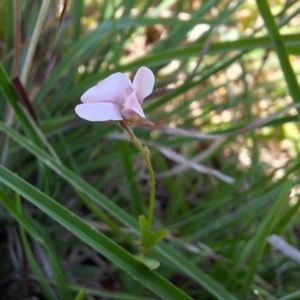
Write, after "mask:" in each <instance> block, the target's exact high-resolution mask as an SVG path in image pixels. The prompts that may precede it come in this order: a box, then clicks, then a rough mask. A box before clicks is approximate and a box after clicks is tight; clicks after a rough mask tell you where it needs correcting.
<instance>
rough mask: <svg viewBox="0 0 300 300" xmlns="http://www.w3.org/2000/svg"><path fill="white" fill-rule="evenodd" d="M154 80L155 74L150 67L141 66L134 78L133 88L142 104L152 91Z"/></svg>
mask: <svg viewBox="0 0 300 300" xmlns="http://www.w3.org/2000/svg"><path fill="white" fill-rule="evenodd" d="M154 81H155V78H154V74H153V73H152V71H151V70H150V69H148V68H146V67H141V68H139V69H138V71H137V72H136V75H135V77H134V79H133V88H134V90H135V91H136V93H137V95H138V100H139V102H140V104H143V100H144V99H145V98H146V97H147V96H148V95H150V94H151V93H152V91H153V87H154Z"/></svg>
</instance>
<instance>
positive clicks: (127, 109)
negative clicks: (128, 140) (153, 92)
mask: <svg viewBox="0 0 300 300" xmlns="http://www.w3.org/2000/svg"><path fill="white" fill-rule="evenodd" d="M121 112H122V115H123V116H124V117H125V118H126V119H131V118H132V117H134V116H135V115H136V114H138V115H139V116H140V117H142V118H145V114H144V111H143V109H142V107H141V105H140V103H139V101H138V100H137V98H136V93H135V92H132V93H131V94H130V95H129V96H128V97H127V98H126V100H125V103H124V108H123V109H122V110H121Z"/></svg>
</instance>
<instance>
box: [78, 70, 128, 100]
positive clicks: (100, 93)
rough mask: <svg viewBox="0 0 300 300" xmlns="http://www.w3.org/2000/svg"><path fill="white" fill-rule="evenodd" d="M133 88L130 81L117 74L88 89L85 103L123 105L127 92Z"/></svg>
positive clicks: (83, 96) (84, 97)
mask: <svg viewBox="0 0 300 300" xmlns="http://www.w3.org/2000/svg"><path fill="white" fill-rule="evenodd" d="M130 87H132V83H131V81H130V79H129V78H128V77H127V76H126V75H124V74H122V73H115V74H112V75H110V76H108V77H107V78H106V79H104V80H102V81H101V82H99V83H98V84H97V85H95V86H93V87H91V88H90V89H88V90H87V91H86V92H85V93H84V94H83V95H82V96H81V101H82V102H84V103H95V102H113V103H118V104H122V103H123V101H124V97H125V91H126V90H127V89H128V88H130Z"/></svg>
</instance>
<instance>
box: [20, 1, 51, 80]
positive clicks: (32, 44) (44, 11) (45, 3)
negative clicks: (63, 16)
mask: <svg viewBox="0 0 300 300" xmlns="http://www.w3.org/2000/svg"><path fill="white" fill-rule="evenodd" d="M49 4H50V0H43V3H42V5H41V9H40V12H39V15H38V19H37V21H36V24H35V27H34V30H33V33H32V37H31V40H30V44H29V47H28V50H27V53H26V57H25V63H24V65H23V69H22V71H21V81H22V83H23V85H26V83H27V78H28V74H29V70H30V67H31V63H32V59H33V55H34V52H35V49H36V45H37V42H38V38H39V36H40V33H41V31H42V25H43V23H44V20H45V18H46V15H47V11H48V6H49Z"/></svg>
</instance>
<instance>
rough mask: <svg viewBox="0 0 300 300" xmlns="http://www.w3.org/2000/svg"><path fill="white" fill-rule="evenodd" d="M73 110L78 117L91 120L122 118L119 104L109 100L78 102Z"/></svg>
mask: <svg viewBox="0 0 300 300" xmlns="http://www.w3.org/2000/svg"><path fill="white" fill-rule="evenodd" d="M75 112H76V113H77V115H78V116H79V117H80V118H82V119H85V120H88V121H92V122H97V121H110V120H112V121H120V120H123V117H122V115H121V112H120V109H119V106H118V105H117V104H114V103H109V102H102V103H84V104H79V105H77V106H76V107H75Z"/></svg>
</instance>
